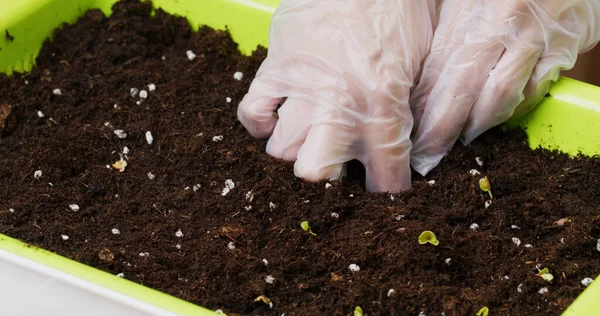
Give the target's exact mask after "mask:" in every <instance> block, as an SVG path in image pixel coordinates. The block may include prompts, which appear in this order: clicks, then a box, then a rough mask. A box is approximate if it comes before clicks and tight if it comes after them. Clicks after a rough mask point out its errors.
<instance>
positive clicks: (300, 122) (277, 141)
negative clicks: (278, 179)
mask: <svg viewBox="0 0 600 316" xmlns="http://www.w3.org/2000/svg"><path fill="white" fill-rule="evenodd" d="M277 113H278V116H279V119H278V120H277V125H275V129H274V130H273V134H272V135H271V138H269V141H268V142H267V154H269V155H271V156H273V157H276V158H280V159H284V160H289V161H294V160H296V158H297V155H298V150H300V146H302V144H303V143H304V140H305V139H306V135H308V130H309V129H310V126H311V124H312V122H313V120H312V113H313V106H312V105H311V104H309V103H306V102H304V101H302V100H298V99H292V98H288V99H287V100H286V101H285V103H284V104H283V105H282V106H281V108H279V110H278V111H277Z"/></svg>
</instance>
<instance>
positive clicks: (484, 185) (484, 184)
mask: <svg viewBox="0 0 600 316" xmlns="http://www.w3.org/2000/svg"><path fill="white" fill-rule="evenodd" d="M479 188H480V189H481V191H483V192H487V193H488V194H489V195H490V199H493V198H494V196H493V195H492V185H491V184H490V180H489V179H488V177H487V176H485V177H483V178H481V179H479Z"/></svg>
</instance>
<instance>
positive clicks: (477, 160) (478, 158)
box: [475, 157, 483, 167]
mask: <svg viewBox="0 0 600 316" xmlns="http://www.w3.org/2000/svg"><path fill="white" fill-rule="evenodd" d="M475 161H476V162H477V164H478V165H479V166H480V167H483V159H481V157H475Z"/></svg>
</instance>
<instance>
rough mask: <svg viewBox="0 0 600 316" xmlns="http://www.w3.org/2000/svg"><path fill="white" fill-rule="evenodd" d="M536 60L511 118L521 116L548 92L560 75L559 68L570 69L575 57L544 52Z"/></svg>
mask: <svg viewBox="0 0 600 316" xmlns="http://www.w3.org/2000/svg"><path fill="white" fill-rule="evenodd" d="M546 55H547V56H543V57H541V58H540V59H539V61H538V62H537V65H536V66H535V68H534V70H533V74H532V75H531V78H530V79H529V82H528V83H527V85H526V86H525V92H524V93H525V100H523V102H521V103H520V104H519V105H518V106H517V107H516V109H515V111H514V113H513V115H512V117H511V118H512V119H519V118H522V117H523V116H524V115H525V114H527V113H528V112H529V111H531V110H532V109H533V108H534V107H535V106H536V105H537V104H538V103H539V102H540V101H541V100H542V99H543V98H544V96H545V95H546V94H547V93H548V91H549V90H550V86H551V85H552V83H553V82H554V81H556V80H558V77H559V76H560V72H561V70H566V69H571V68H572V67H573V65H574V64H575V59H577V57H576V55H574V54H564V53H563V54H546Z"/></svg>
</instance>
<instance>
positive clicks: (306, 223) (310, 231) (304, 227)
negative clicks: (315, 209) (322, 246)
mask: <svg viewBox="0 0 600 316" xmlns="http://www.w3.org/2000/svg"><path fill="white" fill-rule="evenodd" d="M300 227H302V229H304V230H305V231H307V232H308V233H309V234H311V235H313V236H317V234H315V233H313V231H312V230H311V229H310V225H308V221H304V222H302V223H300Z"/></svg>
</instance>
